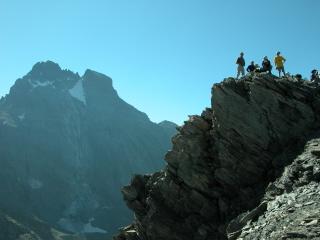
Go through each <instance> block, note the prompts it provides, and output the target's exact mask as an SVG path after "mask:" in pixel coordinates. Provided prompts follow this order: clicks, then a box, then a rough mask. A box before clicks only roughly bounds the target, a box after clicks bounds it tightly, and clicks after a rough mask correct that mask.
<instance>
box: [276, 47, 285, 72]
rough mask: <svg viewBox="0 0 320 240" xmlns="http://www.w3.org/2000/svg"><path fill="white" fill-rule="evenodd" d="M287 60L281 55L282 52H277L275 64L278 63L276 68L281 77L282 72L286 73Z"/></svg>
mask: <svg viewBox="0 0 320 240" xmlns="http://www.w3.org/2000/svg"><path fill="white" fill-rule="evenodd" d="M285 61H286V59H285V58H284V57H282V56H281V55H280V52H277V56H276V57H275V58H274V64H275V65H276V68H277V70H278V71H279V77H281V72H283V76H285V75H286V72H285V71H284V65H283V64H284V62H285Z"/></svg>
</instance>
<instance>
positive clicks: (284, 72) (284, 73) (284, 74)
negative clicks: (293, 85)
mask: <svg viewBox="0 0 320 240" xmlns="http://www.w3.org/2000/svg"><path fill="white" fill-rule="evenodd" d="M281 70H282V72H283V76H286V71H285V70H284V67H282V68H281Z"/></svg>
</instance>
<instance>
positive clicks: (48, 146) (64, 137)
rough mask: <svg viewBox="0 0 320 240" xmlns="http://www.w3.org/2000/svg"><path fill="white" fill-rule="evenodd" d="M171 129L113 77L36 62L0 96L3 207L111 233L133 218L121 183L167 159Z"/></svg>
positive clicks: (64, 226)
mask: <svg viewBox="0 0 320 240" xmlns="http://www.w3.org/2000/svg"><path fill="white" fill-rule="evenodd" d="M171 133H172V132H170V131H169V132H168V129H167V128H164V127H162V126H161V125H158V124H155V123H153V122H151V121H150V120H149V118H148V117H147V115H146V114H145V113H142V112H140V111H138V110H137V109H135V108H134V107H133V106H131V105H129V104H128V103H126V102H124V101H123V100H122V99H121V98H120V97H119V96H118V94H117V92H116V90H115V89H114V88H113V87H112V80H111V79H110V78H109V77H107V76H105V75H103V74H100V73H97V72H95V71H92V70H87V71H86V72H85V74H84V75H83V76H82V77H81V76H79V75H78V74H75V73H73V72H71V71H69V70H62V69H61V68H60V67H59V65H58V64H55V63H53V62H50V61H48V62H41V63H37V64H36V65H35V66H34V67H33V69H32V70H31V71H30V72H29V73H28V74H27V75H26V76H24V77H23V78H21V79H18V80H17V81H16V83H15V85H14V86H13V87H12V88H11V90H10V93H9V94H8V95H7V96H6V97H4V98H2V99H1V100H0V156H1V157H0V163H1V168H0V208H2V209H5V210H6V211H7V212H8V214H9V215H12V216H17V215H22V214H23V215H35V216H37V217H39V218H40V219H42V220H44V221H46V222H48V224H51V225H52V226H56V227H60V229H64V230H68V231H71V232H75V233H99V234H107V235H108V234H112V233H113V232H115V231H116V230H117V229H118V228H119V227H120V226H121V225H124V224H126V223H128V222H130V221H131V219H132V216H131V213H130V212H129V211H128V210H127V208H126V207H125V205H124V203H123V202H122V201H121V194H120V193H119V189H120V187H121V186H123V185H124V184H126V183H128V182H129V180H130V177H131V176H132V174H133V173H137V172H139V173H148V172H153V171H155V170H157V169H160V168H161V167H162V166H163V156H164V154H165V152H166V151H167V150H168V149H169V148H170V145H171V143H170V138H171V136H172V135H171Z"/></svg>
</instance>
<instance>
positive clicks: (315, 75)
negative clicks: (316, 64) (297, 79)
mask: <svg viewBox="0 0 320 240" xmlns="http://www.w3.org/2000/svg"><path fill="white" fill-rule="evenodd" d="M310 80H311V82H314V83H319V81H320V77H319V74H318V71H317V70H316V69H313V70H312V71H311V79H310Z"/></svg>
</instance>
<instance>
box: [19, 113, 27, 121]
mask: <svg viewBox="0 0 320 240" xmlns="http://www.w3.org/2000/svg"><path fill="white" fill-rule="evenodd" d="M25 116H26V114H25V113H22V114H20V115H19V116H18V118H19V120H20V121H22V120H23V119H24V118H25Z"/></svg>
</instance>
